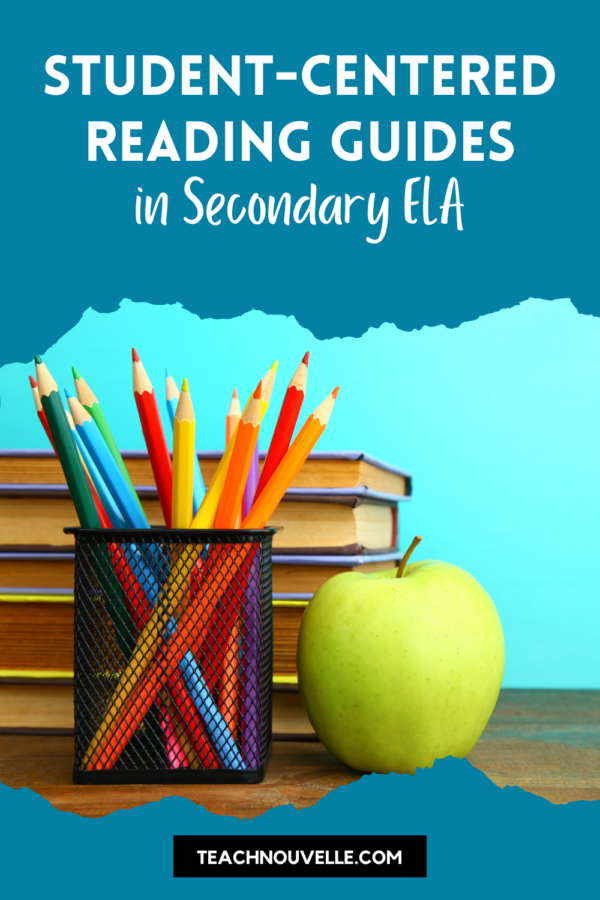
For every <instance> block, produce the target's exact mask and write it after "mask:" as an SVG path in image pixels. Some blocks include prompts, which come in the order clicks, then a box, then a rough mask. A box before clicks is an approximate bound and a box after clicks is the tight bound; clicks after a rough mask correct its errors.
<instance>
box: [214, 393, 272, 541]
mask: <svg viewBox="0 0 600 900" xmlns="http://www.w3.org/2000/svg"><path fill="white" fill-rule="evenodd" d="M261 385H262V382H259V383H258V386H257V388H256V390H255V392H254V394H253V395H252V397H251V398H250V400H249V401H248V403H247V404H246V408H245V409H244V412H243V413H242V418H241V419H240V421H239V424H238V426H237V430H236V435H235V441H234V446H233V452H232V454H231V462H230V464H229V468H228V471H227V477H226V479H225V484H224V485H223V493H222V494H221V499H220V501H219V507H218V509H217V515H216V518H215V528H235V523H236V520H237V516H238V513H239V511H240V508H241V505H242V496H243V493H244V488H245V486H246V479H247V477H248V472H249V470H250V463H251V462H252V454H253V453H254V448H255V446H256V442H257V440H258V432H259V430H260V412H261Z"/></svg>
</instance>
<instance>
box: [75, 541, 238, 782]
mask: <svg viewBox="0 0 600 900" xmlns="http://www.w3.org/2000/svg"><path fill="white" fill-rule="evenodd" d="M250 553H251V551H248V550H247V549H246V548H244V547H240V549H239V552H238V561H237V563H234V562H233V561H232V560H231V559H230V558H228V559H225V560H223V559H221V557H220V551H219V549H215V550H214V551H212V550H210V549H209V551H208V555H207V559H206V560H205V561H204V564H203V565H204V573H203V579H202V580H203V585H204V587H205V591H204V594H203V596H202V598H201V600H202V608H201V609H200V608H198V605H197V604H196V603H188V604H187V605H185V602H186V596H185V587H184V586H183V584H182V583H178V578H180V574H181V571H183V572H185V564H179V563H178V565H176V567H175V569H177V568H178V566H179V572H177V571H174V573H173V575H172V583H171V584H172V589H171V590H170V591H169V592H168V594H167V596H168V597H169V599H168V602H167V603H165V604H164V606H163V609H161V610H160V612H158V613H157V612H155V613H154V614H153V616H152V617H151V618H150V619H149V621H148V624H147V625H146V627H145V628H144V631H143V632H142V633H141V634H140V636H139V638H138V642H137V649H136V651H135V653H134V655H133V657H132V659H131V661H130V663H129V665H128V666H127V668H126V669H125V671H124V672H123V673H122V675H121V679H120V681H119V685H118V686H117V688H116V690H115V692H114V694H113V697H112V699H111V706H110V709H109V711H108V713H107V714H106V716H105V718H104V721H103V722H102V724H101V725H100V727H99V729H98V730H97V732H96V734H95V735H94V738H93V739H92V742H91V744H90V746H89V748H88V750H87V753H86V755H85V758H84V764H85V765H86V766H87V768H88V769H93V768H102V767H106V768H110V767H111V766H112V765H114V763H115V761H116V760H117V759H118V757H119V754H120V752H121V750H122V749H123V747H124V742H125V741H128V740H129V739H130V738H131V737H132V736H133V734H135V732H136V730H137V728H138V727H139V726H140V725H141V723H142V722H143V720H144V716H145V715H146V713H147V712H148V710H149V709H150V707H151V706H152V704H153V703H154V702H155V700H156V697H157V696H158V692H159V690H160V689H161V686H162V685H163V684H164V683H165V681H166V680H167V679H168V678H169V677H170V675H171V674H172V673H173V672H174V671H175V669H176V667H178V666H179V664H180V663H181V662H182V661H183V660H184V657H185V656H186V654H187V653H188V652H189V646H190V644H191V643H192V642H194V641H196V642H197V643H198V644H201V643H202V642H203V641H204V640H206V637H207V635H208V633H209V631H210V626H211V620H212V619H213V618H214V616H215V614H216V611H217V609H218V606H219V603H220V602H221V599H222V598H223V596H224V595H225V593H226V592H227V589H228V586H229V584H230V583H231V582H232V580H233V579H234V578H235V577H236V574H237V572H238V571H239V565H241V563H242V561H243V560H244V559H245V558H247V557H248V556H249V555H250ZM173 615H176V616H177V617H178V624H177V627H176V628H175V629H173V628H172V626H171V627H169V628H168V631H169V634H170V637H171V640H170V641H167V642H164V643H162V644H161V637H162V634H163V633H164V631H165V629H166V628H167V625H168V623H170V620H171V616H173ZM155 650H158V652H157V653H156V656H154V652H155ZM150 663H152V665H150Z"/></svg>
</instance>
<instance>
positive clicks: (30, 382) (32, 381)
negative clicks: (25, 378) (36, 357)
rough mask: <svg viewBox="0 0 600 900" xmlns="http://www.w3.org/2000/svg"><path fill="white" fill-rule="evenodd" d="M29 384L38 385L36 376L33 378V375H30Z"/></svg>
mask: <svg viewBox="0 0 600 900" xmlns="http://www.w3.org/2000/svg"><path fill="white" fill-rule="evenodd" d="M29 384H30V385H31V387H32V388H34V387H37V381H36V380H35V378H32V377H31V375H30V376H29Z"/></svg>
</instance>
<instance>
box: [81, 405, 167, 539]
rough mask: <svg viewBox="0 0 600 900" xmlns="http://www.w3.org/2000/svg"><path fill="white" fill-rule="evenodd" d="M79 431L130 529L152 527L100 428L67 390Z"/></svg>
mask: <svg viewBox="0 0 600 900" xmlns="http://www.w3.org/2000/svg"><path fill="white" fill-rule="evenodd" d="M65 394H66V395H67V400H68V401H69V409H70V410H71V415H72V416H73V421H74V423H75V430H76V432H77V434H79V435H80V436H81V439H82V441H83V443H84V444H85V446H86V447H87V449H88V450H89V452H90V456H91V457H92V459H93V460H94V463H95V464H96V467H97V469H98V471H99V472H100V475H101V476H102V478H103V480H104V483H105V484H106V486H107V488H108V489H109V491H110V492H111V494H112V496H113V500H114V501H115V503H116V505H117V506H118V508H119V512H120V513H121V515H122V517H123V519H124V520H125V524H126V526H127V528H149V527H150V526H149V524H148V520H147V518H146V516H145V514H144V512H143V510H142V509H141V508H140V506H139V504H138V503H137V501H136V499H135V497H134V496H133V494H132V492H131V489H130V487H129V485H128V484H127V481H126V480H125V476H124V475H123V473H122V472H121V470H120V468H119V467H118V465H117V463H116V462H115V458H114V456H113V455H112V453H111V452H110V450H109V448H108V446H107V444H106V442H105V440H104V438H103V437H102V435H101V433H100V430H99V428H98V426H97V425H96V423H95V422H94V420H93V419H92V417H91V416H90V414H89V413H88V412H86V410H85V409H84V408H83V406H82V405H81V403H80V402H79V400H78V399H77V398H76V397H74V396H73V394H71V392H70V391H67V390H65Z"/></svg>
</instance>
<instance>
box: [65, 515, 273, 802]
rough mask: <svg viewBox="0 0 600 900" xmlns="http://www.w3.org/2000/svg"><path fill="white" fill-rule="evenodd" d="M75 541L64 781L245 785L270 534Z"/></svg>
mask: <svg viewBox="0 0 600 900" xmlns="http://www.w3.org/2000/svg"><path fill="white" fill-rule="evenodd" d="M65 532H66V533H68V534H74V536H75V765H74V767H73V781H74V783H75V784H188V783H213V784H214V783H221V784H223V783H245V784H248V783H256V782H259V781H261V780H262V778H263V776H264V765H265V760H266V756H267V753H268V750H269V746H270V741H271V702H272V701H271V689H272V673H273V618H272V616H273V613H272V573H271V546H272V537H273V534H274V532H273V530H272V529H261V530H248V531H245V530H235V531H219V530H206V531H200V530H192V529H189V530H181V531H180V530H173V529H167V528H151V529H131V530H125V529H83V528H65Z"/></svg>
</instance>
